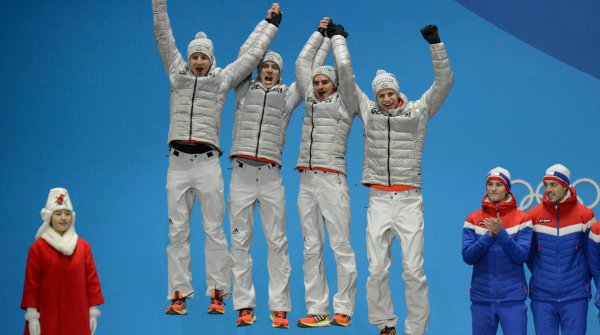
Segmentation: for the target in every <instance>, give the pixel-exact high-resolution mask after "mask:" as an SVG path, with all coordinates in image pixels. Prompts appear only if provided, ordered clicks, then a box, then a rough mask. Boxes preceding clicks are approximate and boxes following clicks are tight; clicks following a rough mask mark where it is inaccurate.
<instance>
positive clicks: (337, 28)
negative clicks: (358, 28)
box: [329, 24, 348, 38]
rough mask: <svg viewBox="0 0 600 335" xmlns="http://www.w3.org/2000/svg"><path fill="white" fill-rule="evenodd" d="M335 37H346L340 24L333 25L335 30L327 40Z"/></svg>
mask: <svg viewBox="0 0 600 335" xmlns="http://www.w3.org/2000/svg"><path fill="white" fill-rule="evenodd" d="M335 35H342V36H344V38H346V37H348V33H347V32H346V31H345V30H344V26H342V25H341V24H336V25H335V29H334V30H333V32H332V33H331V36H329V38H331V37H333V36H335Z"/></svg>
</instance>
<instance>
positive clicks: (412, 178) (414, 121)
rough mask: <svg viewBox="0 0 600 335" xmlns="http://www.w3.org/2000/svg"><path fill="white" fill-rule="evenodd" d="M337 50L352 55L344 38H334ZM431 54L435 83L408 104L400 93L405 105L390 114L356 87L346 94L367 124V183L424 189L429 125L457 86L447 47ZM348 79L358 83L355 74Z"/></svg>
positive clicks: (435, 48) (438, 46)
mask: <svg viewBox="0 0 600 335" xmlns="http://www.w3.org/2000/svg"><path fill="white" fill-rule="evenodd" d="M333 47H334V52H338V51H337V49H339V53H340V54H347V53H348V48H347V45H346V41H345V39H344V38H343V37H341V36H334V37H333ZM430 51H431V58H432V60H433V69H434V82H433V85H432V86H431V87H430V88H429V89H428V90H427V91H426V92H425V93H424V94H423V95H422V96H421V98H420V99H419V100H416V101H408V99H407V97H406V96H405V95H404V94H403V93H402V92H400V98H401V99H402V101H404V104H403V105H402V106H400V107H399V108H397V109H395V110H393V111H390V112H389V113H388V112H385V111H382V110H380V109H379V107H377V104H376V103H375V102H373V101H371V100H369V98H368V97H367V96H366V95H365V94H364V93H363V92H362V91H361V90H360V88H358V86H356V84H354V87H355V92H354V93H351V94H344V95H343V98H344V101H345V102H346V105H347V106H349V109H355V108H359V109H360V115H361V119H362V122H363V127H364V133H365V135H364V138H365V142H364V143H365V148H364V163H363V175H362V183H363V184H367V185H370V184H376V185H384V186H392V185H408V186H413V187H421V159H422V154H423V144H424V141H425V133H426V131H427V122H428V121H429V120H430V119H431V118H432V117H433V116H434V115H435V113H436V112H437V111H438V110H439V109H440V106H441V105H442V103H443V102H444V100H445V99H446V97H447V96H448V93H449V92H450V89H451V88H452V85H453V83H454V75H453V73H452V69H451V67H450V61H449V60H448V55H447V53H446V49H445V47H444V44H443V43H437V44H433V45H430ZM349 59H350V57H349V56H348V57H347V60H348V61H349ZM338 66H340V65H339V64H338ZM344 68H345V69H348V67H344ZM349 68H350V69H351V67H349ZM340 72H341V71H340ZM345 77H346V78H349V79H350V80H354V75H353V74H347V75H346V76H345ZM340 85H341V83H340Z"/></svg>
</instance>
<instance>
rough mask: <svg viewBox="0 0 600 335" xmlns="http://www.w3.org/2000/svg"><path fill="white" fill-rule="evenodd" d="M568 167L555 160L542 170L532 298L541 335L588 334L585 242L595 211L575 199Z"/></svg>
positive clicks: (534, 213)
mask: <svg viewBox="0 0 600 335" xmlns="http://www.w3.org/2000/svg"><path fill="white" fill-rule="evenodd" d="M570 174H571V173H570V171H569V169H567V168H566V167H565V166H564V165H561V164H555V165H553V166H551V167H549V168H548V169H547V170H546V174H545V175H544V179H543V181H544V197H543V201H542V203H540V204H538V205H537V206H535V207H534V208H532V209H531V210H530V211H529V214H530V215H531V218H532V220H533V231H534V233H533V240H532V243H531V255H530V257H529V260H528V261H527V265H528V266H529V269H530V270H531V281H530V283H529V289H530V292H529V297H530V298H531V311H532V312H533V321H534V325H535V331H536V334H538V335H553V334H556V335H558V330H559V328H560V330H561V333H562V334H563V335H585V332H586V316H587V309H588V301H589V298H590V287H589V285H590V272H589V269H588V265H587V261H586V257H587V256H586V245H587V242H588V232H589V229H590V226H591V224H592V223H593V222H594V221H596V220H595V219H594V213H593V212H592V211H591V210H590V209H589V208H587V207H585V206H584V205H582V204H580V203H579V202H577V194H576V193H575V188H574V187H571V186H570V181H569V178H570Z"/></svg>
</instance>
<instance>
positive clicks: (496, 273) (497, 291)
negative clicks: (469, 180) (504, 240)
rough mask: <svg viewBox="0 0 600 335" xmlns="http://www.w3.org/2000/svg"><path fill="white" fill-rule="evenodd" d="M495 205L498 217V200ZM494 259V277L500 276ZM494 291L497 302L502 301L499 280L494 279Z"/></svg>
mask: <svg viewBox="0 0 600 335" xmlns="http://www.w3.org/2000/svg"><path fill="white" fill-rule="evenodd" d="M494 206H496V218H498V216H500V211H499V210H498V201H494ZM495 243H496V241H494V244H495ZM492 261H493V262H494V264H493V266H492V269H493V271H494V278H498V267H497V265H496V258H495V257H494V258H492ZM494 291H495V293H496V302H500V299H498V298H499V295H500V294H499V289H498V280H495V281H494Z"/></svg>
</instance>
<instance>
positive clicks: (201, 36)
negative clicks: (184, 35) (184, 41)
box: [187, 31, 215, 65]
mask: <svg viewBox="0 0 600 335" xmlns="http://www.w3.org/2000/svg"><path fill="white" fill-rule="evenodd" d="M196 52H201V53H203V54H205V55H206V56H207V57H208V58H209V59H210V64H211V65H212V64H213V63H214V61H215V54H214V51H213V44H212V41H211V40H209V39H208V37H207V36H206V34H205V33H204V32H202V31H201V32H199V33H197V34H196V38H195V39H194V40H193V41H191V42H190V44H188V48H187V59H188V62H189V60H190V57H192V55H193V54H195V53H196Z"/></svg>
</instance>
